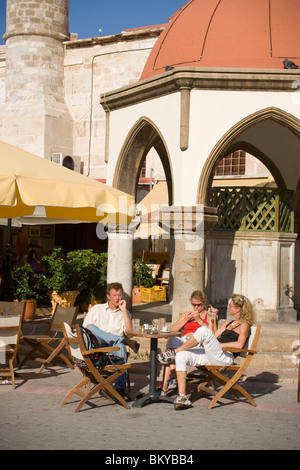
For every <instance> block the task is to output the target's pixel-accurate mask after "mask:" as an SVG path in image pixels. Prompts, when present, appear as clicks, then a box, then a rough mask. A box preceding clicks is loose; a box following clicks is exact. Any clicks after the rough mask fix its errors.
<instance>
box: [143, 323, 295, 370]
mask: <svg viewBox="0 0 300 470" xmlns="http://www.w3.org/2000/svg"><path fill="white" fill-rule="evenodd" d="M168 325H169V326H170V324H168ZM261 326H262V328H261V334H260V338H259V342H258V347H257V354H256V355H255V356H254V358H253V359H252V362H251V367H254V368H257V369H265V370H269V369H279V370H284V369H293V368H295V364H294V363H293V360H292V353H293V343H295V342H296V341H298V340H299V322H297V323H296V324H280V323H263V324H262V325H261ZM138 342H139V343H140V345H141V346H140V350H139V355H140V356H141V357H143V356H145V357H149V355H150V341H149V339H146V338H138ZM165 348H166V340H165V339H159V340H158V352H161V351H164V350H165Z"/></svg>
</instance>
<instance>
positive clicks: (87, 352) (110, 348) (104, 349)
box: [82, 346, 120, 356]
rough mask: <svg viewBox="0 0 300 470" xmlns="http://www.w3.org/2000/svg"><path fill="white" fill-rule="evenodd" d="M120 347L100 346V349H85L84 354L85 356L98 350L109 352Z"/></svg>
mask: <svg viewBox="0 0 300 470" xmlns="http://www.w3.org/2000/svg"><path fill="white" fill-rule="evenodd" d="M119 349H120V348H118V347H117V346H110V347H107V348H98V349H89V350H88V351H85V352H84V353H82V354H83V356H88V355H89V354H94V353H97V352H103V353H109V352H113V351H119Z"/></svg>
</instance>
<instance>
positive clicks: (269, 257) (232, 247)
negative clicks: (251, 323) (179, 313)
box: [198, 108, 300, 321]
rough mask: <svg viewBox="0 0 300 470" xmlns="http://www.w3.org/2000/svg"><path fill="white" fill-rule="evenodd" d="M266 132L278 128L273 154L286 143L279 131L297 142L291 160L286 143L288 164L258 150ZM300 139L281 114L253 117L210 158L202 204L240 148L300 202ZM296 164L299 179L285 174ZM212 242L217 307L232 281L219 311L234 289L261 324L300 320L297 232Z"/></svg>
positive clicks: (213, 237) (297, 124)
mask: <svg viewBox="0 0 300 470" xmlns="http://www.w3.org/2000/svg"><path fill="white" fill-rule="evenodd" d="M268 126H269V127H268ZM265 128H269V129H270V128H272V130H273V128H274V130H275V132H273V133H269V134H266V137H265V142H267V139H270V138H273V141H272V144H271V140H270V141H269V142H270V144H269V147H268V146H267V148H268V150H270V149H272V148H275V146H276V142H277V143H278V142H279V141H280V137H279V136H278V135H277V134H276V130H279V129H281V130H282V133H283V134H285V136H290V137H293V144H294V147H293V151H292V152H291V154H290V155H291V156H290V160H288V159H287V158H286V157H287V155H289V150H290V149H289V144H290V142H289V141H288V140H287V141H286V144H287V145H286V147H287V155H284V154H283V155H282V161H280V160H279V159H278V155H277V157H276V158H277V160H276V158H275V157H274V160H272V157H273V154H272V152H270V151H268V152H264V151H263V148H264V146H260V145H257V141H260V142H262V138H261V137H262V135H261V130H262V129H265ZM259 132H260V135H259V138H257V139H256V138H254V139H253V140H252V141H251V138H249V137H251V136H252V137H253V136H255V133H257V136H258V134H259ZM257 136H256V137H257ZM299 137H300V121H299V120H298V119H297V118H295V117H294V116H292V115H290V114H288V113H286V112H284V111H282V110H280V109H277V108H267V109H265V110H261V111H259V112H257V113H255V114H252V115H250V116H248V117H247V118H245V119H244V120H243V121H241V122H239V123H237V124H236V126H234V127H233V128H231V129H230V130H229V131H228V132H227V133H226V134H225V135H224V136H223V138H222V139H220V141H219V142H218V143H217V144H216V145H215V147H214V148H213V150H212V152H211V153H210V155H209V157H208V159H207V161H206V163H205V165H204V167H203V171H202V174H201V178H200V181H199V191H198V201H199V202H204V203H206V202H207V201H208V200H209V199H208V197H209V191H210V188H211V183H212V178H213V173H214V168H215V166H216V164H217V162H218V161H219V160H220V159H221V158H223V157H224V156H226V155H228V154H229V153H231V152H233V151H234V150H237V149H242V150H245V151H246V152H247V151H248V152H249V153H251V154H252V155H254V156H255V157H256V158H258V159H259V160H261V161H262V162H263V163H264V164H265V165H266V166H267V168H268V169H269V171H270V172H271V173H272V175H273V177H274V178H275V181H276V184H277V187H278V188H279V189H281V190H285V189H293V190H294V191H295V190H296V191H295V193H296V201H297V200H298V199H297V198H299V183H298V190H297V189H296V181H297V179H298V176H297V175H298V174H299V166H298V165H299V163H298V160H297V158H296V156H297V153H296V152H295V149H299V147H300V145H299V144H300V140H299ZM293 144H291V146H293ZM297 151H298V150H297ZM275 160H276V161H275ZM291 163H293V164H294V165H295V168H294V172H295V175H294V176H293V178H292V179H291V177H290V175H289V173H288V171H285V166H286V167H287V166H289V165H288V164H291ZM297 170H298V171H297ZM291 182H292V184H291ZM297 194H298V196H297ZM297 220H298V218H297V217H296V221H297ZM208 238H209V240H208V241H207V252H206V256H207V266H208V267H207V272H208V277H207V278H208V281H207V285H208V287H209V289H210V292H209V295H210V297H211V300H212V301H213V302H214V301H215V300H214V296H215V295H219V294H218V291H220V286H223V287H224V285H225V284H226V282H227V283H228V286H227V287H224V289H223V291H224V292H223V293H224V296H223V298H222V296H221V295H219V297H218V301H217V302H216V303H217V304H218V302H220V303H219V307H224V308H225V305H226V301H227V299H226V297H227V298H228V295H229V296H230V295H231V292H232V290H234V291H238V292H240V293H243V294H244V295H248V296H249V298H250V300H251V301H253V302H254V303H255V306H256V311H257V320H258V321H296V319H297V315H296V311H295V309H294V303H293V301H295V306H296V301H297V298H298V300H299V294H298V297H297V294H296V295H295V296H294V297H293V295H291V294H292V293H293V290H294V280H295V281H296V283H295V286H296V288H297V282H298V284H299V279H298V281H297V257H298V259H299V254H298V256H297V244H296V238H297V236H296V234H295V233H291V231H290V232H276V233H275V232H273V233H271V232H270V233H263V232H262V231H260V232H255V231H254V232H242V231H241V232H238V231H235V232H234V231H232V232H227V233H226V232H219V233H218V234H210V236H209V237H208ZM297 243H298V242H297ZM295 246H296V256H295ZM298 253H299V247H298ZM216 259H218V263H217V264H218V266H217V265H216V266H215V268H214V263H215V264H216V262H215V261H214V260H216ZM295 262H296V267H295ZM222 263H223V270H222V266H221V265H222ZM220 264H221V265H220ZM222 271H223V274H222V277H223V278H224V279H225V281H226V282H223V284H222V282H221V279H220V276H219V278H218V272H222ZM294 274H296V276H294ZM224 279H223V281H224ZM214 283H215V287H214ZM287 287H288V291H287ZM230 291H231V292H230ZM222 304H224V305H222Z"/></svg>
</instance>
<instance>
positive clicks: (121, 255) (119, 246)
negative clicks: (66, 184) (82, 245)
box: [107, 117, 173, 309]
mask: <svg viewBox="0 0 300 470" xmlns="http://www.w3.org/2000/svg"><path fill="white" fill-rule="evenodd" d="M152 147H154V148H155V150H156V152H157V153H158V155H159V157H160V159H161V162H162V165H163V168H164V172H165V175H166V180H167V185H168V193H169V204H172V201H173V184H172V169H171V164H170V158H169V153H168V150H167V146H166V144H165V141H164V139H163V137H162V135H161V133H160V132H159V130H158V128H157V127H156V126H155V124H154V123H153V122H152V121H150V120H149V119H147V118H145V117H143V118H141V119H139V121H138V122H137V123H136V124H135V125H134V126H133V128H132V129H131V130H130V132H129V133H128V137H127V139H126V141H125V143H124V145H123V147H122V149H121V152H120V155H119V158H118V162H117V164H116V168H115V173H114V179H113V186H114V187H115V188H118V189H120V190H122V191H124V192H126V193H128V194H131V195H134V196H136V193H137V185H138V179H139V174H140V170H141V168H142V165H143V162H144V160H145V158H146V156H147V154H148V152H149V151H150V149H151V148H152ZM121 259H122V263H120V260H121ZM132 266H133V238H132V237H131V236H129V235H128V227H127V226H126V227H120V226H115V227H110V233H109V240H108V268H107V282H108V283H110V282H113V281H116V280H118V281H120V282H122V284H123V288H124V297H125V300H126V302H127V307H128V308H129V309H130V308H131V304H132V294H131V292H132Z"/></svg>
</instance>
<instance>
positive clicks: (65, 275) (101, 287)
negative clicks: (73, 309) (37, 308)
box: [40, 248, 107, 306]
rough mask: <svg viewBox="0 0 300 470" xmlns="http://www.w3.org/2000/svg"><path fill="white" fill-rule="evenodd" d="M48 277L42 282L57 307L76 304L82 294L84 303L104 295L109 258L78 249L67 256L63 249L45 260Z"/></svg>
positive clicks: (55, 251)
mask: <svg viewBox="0 0 300 470" xmlns="http://www.w3.org/2000/svg"><path fill="white" fill-rule="evenodd" d="M42 267H43V271H44V274H43V275H42V276H41V278H40V279H41V281H40V282H41V283H43V285H44V289H45V290H46V291H48V292H49V294H48V295H49V296H50V298H51V301H52V303H53V304H55V303H59V304H60V305H64V306H71V305H74V303H75V301H76V298H77V296H78V295H79V294H81V299H80V300H81V301H90V298H91V297H92V296H99V295H101V296H103V291H104V292H105V285H106V269H107V255H106V254H97V253H94V252H93V250H77V251H71V252H69V253H67V255H66V256H64V254H63V253H62V251H61V249H60V248H56V249H54V250H53V253H51V255H49V256H44V257H43V258H42Z"/></svg>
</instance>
